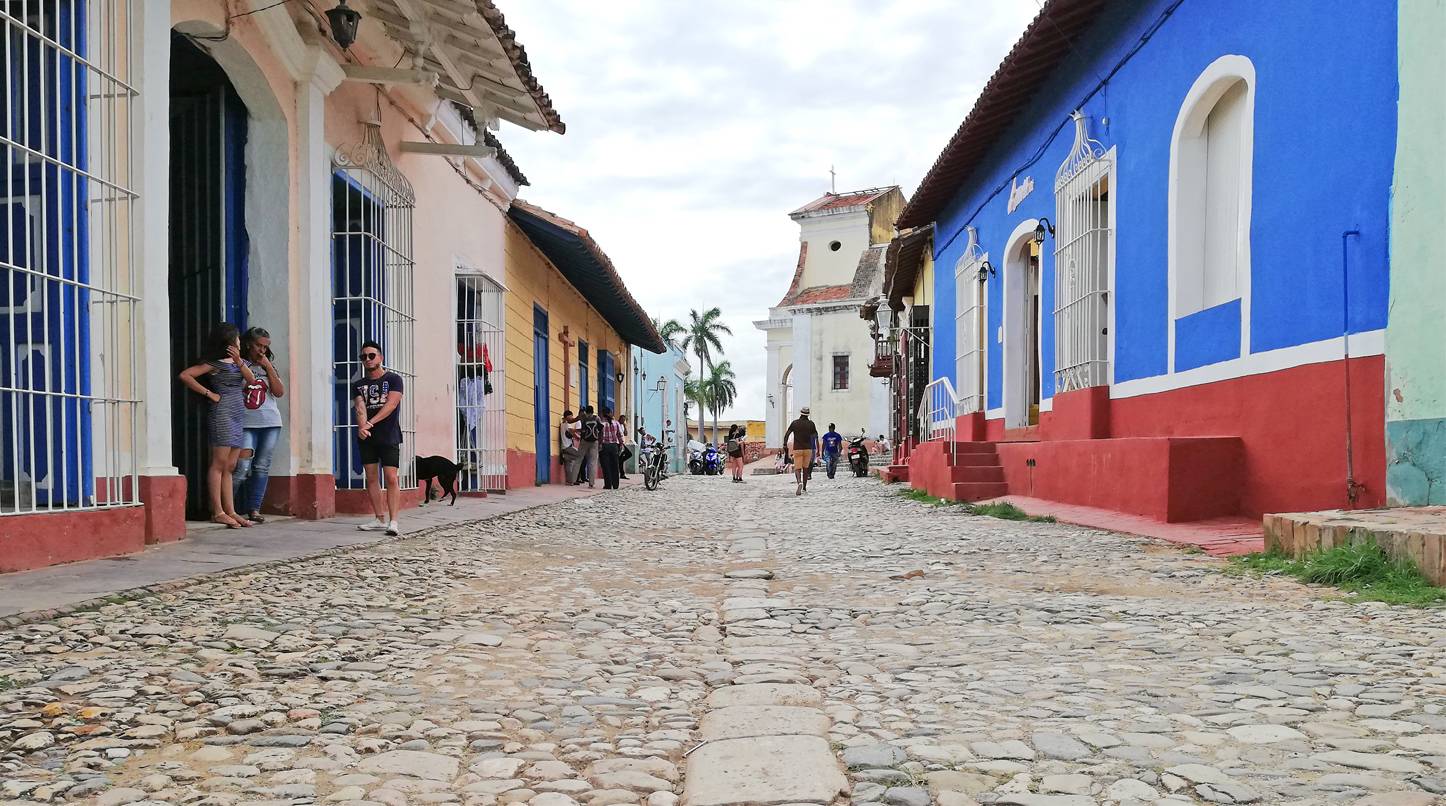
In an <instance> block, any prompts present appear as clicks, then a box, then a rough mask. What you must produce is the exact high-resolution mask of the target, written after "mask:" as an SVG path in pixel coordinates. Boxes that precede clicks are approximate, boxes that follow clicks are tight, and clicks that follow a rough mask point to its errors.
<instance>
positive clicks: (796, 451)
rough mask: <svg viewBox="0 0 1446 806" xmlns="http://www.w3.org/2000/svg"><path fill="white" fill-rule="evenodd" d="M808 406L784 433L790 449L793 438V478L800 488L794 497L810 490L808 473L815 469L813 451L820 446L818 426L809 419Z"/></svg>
mask: <svg viewBox="0 0 1446 806" xmlns="http://www.w3.org/2000/svg"><path fill="white" fill-rule="evenodd" d="M808 414H809V411H808V406H804V407H803V408H802V409H800V410H799V412H798V419H797V420H794V421H793V422H791V423H789V424H788V430H787V431H785V432H783V445H784V447H788V445H789V437H792V438H793V443H792V444H793V477H794V479H795V480H796V481H797V483H798V487H797V488H796V489H795V490H794V491H793V494H794V495H803V492H804V490H807V489H808V471H809V470H810V469H812V467H813V451H814V448H815V447H816V446H817V445H818V426H816V425H814V424H813V420H810V419H808Z"/></svg>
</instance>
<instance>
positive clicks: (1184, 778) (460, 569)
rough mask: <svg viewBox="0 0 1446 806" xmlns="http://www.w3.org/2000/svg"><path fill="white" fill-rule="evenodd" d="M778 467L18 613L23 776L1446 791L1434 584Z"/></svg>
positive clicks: (490, 794)
mask: <svg viewBox="0 0 1446 806" xmlns="http://www.w3.org/2000/svg"><path fill="white" fill-rule="evenodd" d="M790 481H791V480H788V479H782V478H750V479H749V481H748V483H747V484H743V485H736V484H729V483H727V482H726V481H724V480H723V479H722V478H676V479H670V480H669V481H668V482H665V484H664V487H663V489H662V490H660V491H658V492H653V493H649V492H645V491H643V490H639V489H632V490H624V491H622V492H620V493H616V494H611V495H608V496H599V497H596V498H590V499H581V500H575V501H570V502H566V503H561V504H557V505H553V506H550V507H546V508H542V509H536V510H530V511H526V512H521V513H517V514H514V515H509V516H505V517H502V518H497V519H494V520H490V521H486V522H482V523H478V524H472V525H467V526H459V527H449V528H445V529H441V530H438V531H434V532H432V533H429V534H426V535H421V536H415V537H411V538H406V539H402V540H398V541H394V542H389V543H384V544H380V545H376V546H371V547H367V548H364V549H359V550H356V551H351V552H348V553H344V554H338V555H334V556H330V557H326V558H322V559H317V560H310V561H306V562H303V563H296V564H292V565H288V566H280V567H273V568H268V569H265V570H259V571H256V572H255V573H250V574H244V575H238V576H231V577H225V578H220V579H215V580H212V581H209V582H205V583H202V584H199V585H197V586H195V587H191V588H188V589H184V590H181V591H176V592H172V593H167V594H161V595H156V596H151V597H147V598H142V599H137V600H134V601H129V602H122V603H116V604H108V605H105V606H103V607H100V608H99V609H97V610H93V611H87V612H81V613H76V614H73V615H70V616H66V617H63V618H58V619H55V620H51V621H42V622H36V623H32V624H29V625H26V626H21V627H16V628H13V629H10V630H8V631H5V632H0V801H7V800H8V801H10V802H15V803H30V802H54V801H62V800H73V801H88V802H95V803H101V804H123V803H160V802H164V803H184V804H222V805H223V806H230V805H231V804H239V803H258V802H266V803H340V802H353V803H366V802H370V803H381V804H389V805H390V806H402V804H427V803H460V804H479V805H481V806H492V804H523V803H526V804H528V806H575V804H584V805H585V806H612V804H646V805H647V806H675V804H678V803H679V801H680V799H681V800H682V801H683V806H741V805H742V804H759V805H760V806H784V804H791V803H815V804H823V803H829V802H838V803H846V802H849V801H852V803H855V804H864V803H868V804H873V803H882V804H889V806H929V804H931V803H937V804H939V806H968V804H974V803H980V804H983V803H996V804H1017V805H1030V804H1033V805H1036V806H1076V804H1079V805H1081V806H1083V805H1084V804H1148V803H1198V802H1214V803H1262V804H1329V803H1357V804H1376V806H1417V805H1419V804H1432V803H1438V802H1441V801H1438V800H1437V796H1436V795H1435V794H1433V793H1439V792H1443V791H1446V631H1443V630H1442V625H1443V616H1442V614H1441V613H1440V612H1439V611H1434V612H1433V611H1420V610H1402V609H1393V608H1387V607H1384V606H1372V605H1357V604H1349V603H1345V602H1340V601H1332V600H1328V599H1325V598H1323V597H1322V596H1320V595H1319V594H1318V593H1316V592H1313V591H1310V590H1307V589H1306V588H1303V587H1301V586H1298V585H1295V584H1294V583H1291V582H1288V581H1284V580H1264V581H1262V580H1253V579H1240V578H1235V577H1231V576H1227V575H1225V574H1221V573H1218V571H1219V569H1220V568H1222V563H1221V562H1220V561H1217V560H1214V559H1210V558H1206V557H1203V556H1198V555H1189V554H1185V553H1182V552H1180V551H1179V550H1178V549H1176V548H1173V547H1169V546H1164V545H1161V544H1154V543H1149V542H1145V541H1141V540H1138V539H1134V538H1126V537H1121V536H1116V535H1109V534H1103V533H1098V532H1091V531H1088V530H1084V529H1080V528H1077V527H1071V526H1065V525H1057V524H1039V523H1015V522H1005V521H999V520H994V519H988V518H980V517H971V516H967V515H962V514H959V513H958V511H957V510H949V509H935V508H931V507H929V506H926V505H923V504H918V503H914V502H912V501H909V500H906V499H903V498H901V497H900V496H898V495H897V492H896V490H894V489H890V488H885V487H881V486H880V485H878V484H877V483H876V482H874V481H872V480H859V479H844V478H840V479H837V480H834V481H828V480H826V479H823V478H822V477H820V478H819V479H817V480H816V481H815V483H814V484H813V485H812V487H813V489H811V490H810V491H809V492H808V493H807V494H806V495H805V496H804V497H802V498H795V497H794V496H793V495H792V485H791V483H790ZM916 572H917V573H916Z"/></svg>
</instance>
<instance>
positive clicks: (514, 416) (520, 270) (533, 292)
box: [503, 221, 632, 459]
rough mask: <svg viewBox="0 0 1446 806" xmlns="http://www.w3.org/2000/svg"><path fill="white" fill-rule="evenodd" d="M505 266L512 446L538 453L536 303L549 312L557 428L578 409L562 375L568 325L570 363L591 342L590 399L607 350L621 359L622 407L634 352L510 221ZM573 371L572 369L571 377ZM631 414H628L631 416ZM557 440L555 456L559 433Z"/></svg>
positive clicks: (551, 407)
mask: <svg viewBox="0 0 1446 806" xmlns="http://www.w3.org/2000/svg"><path fill="white" fill-rule="evenodd" d="M504 233H505V236H504V245H503V255H504V259H503V264H504V266H505V271H506V281H505V285H506V287H507V293H506V300H505V304H506V308H507V312H506V319H507V322H506V331H507V332H506V338H507V448H508V450H509V451H514V450H515V451H522V452H524V453H535V451H536V444H537V443H536V438H535V432H534V416H535V414H534V407H533V401H532V393H533V388H534V385H535V384H534V380H535V378H536V375H535V373H534V372H533V358H534V354H533V343H532V323H533V318H532V312H533V306H534V305H536V306H539V307H541V308H542V309H543V310H545V311H547V324H548V329H549V330H550V331H551V332H550V333H549V334H548V335H549V338H548V362H547V368H548V375H549V378H548V390H549V391H548V400H549V403H548V409H549V411H548V417H549V420H550V427H552V428H555V427H556V425H557V423H558V422H559V421H560V419H561V417H562V412H563V411H564V409H565V408H571V409H573V410H574V411H576V410H577V408H578V398H577V392H578V390H577V387H576V386H571V388H567V389H565V386H566V385H567V384H565V380H568V381H570V379H565V378H564V376H563V344H562V341H561V340H559V339H558V336H559V335H560V334H561V333H562V331H563V328H567V331H568V340H569V341H570V342H571V343H572V346H571V347H569V348H568V364H569V367H572V368H575V367H576V364H577V341H578V339H582V340H583V341H586V342H587V345H588V358H589V360H588V371H589V372H590V373H591V377H590V378H589V379H588V393H589V400H588V402H590V403H592V404H593V405H597V351H598V350H606V351H608V352H611V353H612V354H613V355H614V356H616V358H617V363H618V370H619V371H620V372H622V373H623V374H624V377H625V380H624V382H623V383H621V384H618V394H617V399H618V401H619V405H625V403H624V401H626V400H628V399H629V391H628V384H629V383H630V382H631V378H632V371H631V367H630V366H629V363H630V361H631V359H630V354H631V351H630V350H629V349H628V347H627V344H626V343H625V342H624V341H623V339H622V337H621V336H619V335H618V334H617V331H615V330H613V328H612V326H611V325H609V324H608V323H607V322H606V321H605V320H604V319H603V318H602V315H601V314H599V313H598V312H597V311H596V310H595V309H594V308H593V307H592V306H591V305H589V304H588V302H587V300H585V299H584V298H583V296H582V294H580V293H578V291H577V289H576V288H575V287H573V285H572V284H571V283H569V282H568V281H567V280H566V279H565V278H564V277H563V276H562V274H561V273H560V272H558V270H557V269H556V267H554V266H553V265H552V263H551V262H549V261H548V260H547V258H546V257H544V256H543V254H542V253H541V252H539V251H538V250H537V247H535V246H533V245H532V242H531V241H530V240H528V238H527V235H526V234H524V233H523V232H522V230H521V229H519V228H518V227H517V226H516V225H515V224H513V223H511V222H510V221H507V222H505V224H504ZM572 372H573V370H571V369H570V370H569V372H568V374H569V375H571V374H572ZM630 413H631V412H629V414H630ZM549 439H552V440H553V443H552V445H553V448H552V450H553V452H554V459H555V458H556V450H557V444H556V437H555V436H553V435H549Z"/></svg>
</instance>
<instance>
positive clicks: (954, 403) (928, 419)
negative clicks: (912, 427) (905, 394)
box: [919, 377, 959, 442]
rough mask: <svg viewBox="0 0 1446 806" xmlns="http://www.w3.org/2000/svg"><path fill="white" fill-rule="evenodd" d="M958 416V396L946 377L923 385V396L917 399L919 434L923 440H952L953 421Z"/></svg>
mask: <svg viewBox="0 0 1446 806" xmlns="http://www.w3.org/2000/svg"><path fill="white" fill-rule="evenodd" d="M958 416H959V397H958V396H957V395H956V394H954V384H953V383H952V382H951V381H950V380H949V379H948V378H947V377H946V378H938V379H936V380H934V381H932V382H930V383H929V385H928V386H926V387H924V396H923V398H922V399H921V400H920V401H919V434H920V435H922V437H923V441H924V442H935V441H938V440H945V441H947V442H953V441H954V421H955V418H956V417H958Z"/></svg>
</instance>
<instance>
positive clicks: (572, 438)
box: [557, 409, 582, 484]
mask: <svg viewBox="0 0 1446 806" xmlns="http://www.w3.org/2000/svg"><path fill="white" fill-rule="evenodd" d="M576 422H577V417H576V415H574V414H573V413H572V409H568V410H567V411H564V412H563V413H562V422H560V423H558V424H557V445H558V451H557V455H558V458H559V459H560V460H561V461H562V478H563V480H564V481H566V482H567V483H569V484H571V483H572V480H573V479H575V478H577V463H578V461H579V460H581V459H582V451H580V450H578V447H577V441H578V440H577V427H576V426H575V425H574V423H576Z"/></svg>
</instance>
